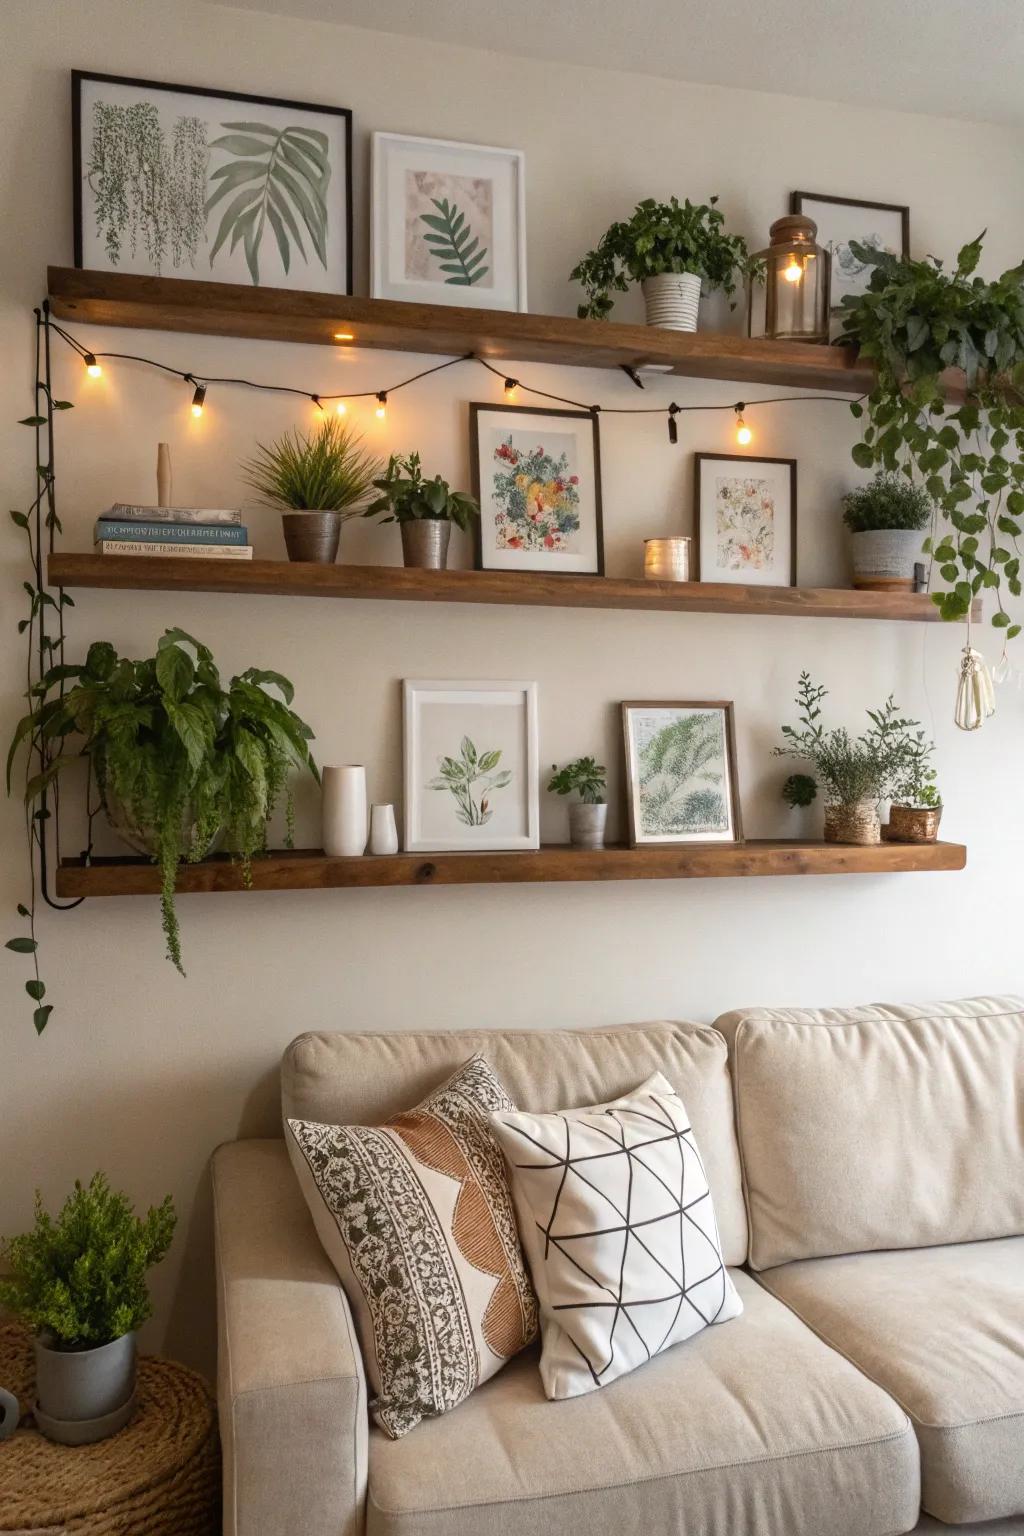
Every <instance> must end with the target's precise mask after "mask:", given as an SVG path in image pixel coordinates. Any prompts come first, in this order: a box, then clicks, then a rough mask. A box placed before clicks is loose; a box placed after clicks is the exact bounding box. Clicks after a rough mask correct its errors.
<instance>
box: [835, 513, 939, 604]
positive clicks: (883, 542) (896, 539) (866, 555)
mask: <svg viewBox="0 0 1024 1536" xmlns="http://www.w3.org/2000/svg"><path fill="white" fill-rule="evenodd" d="M924 539H925V536H924V534H923V533H921V532H920V531H919V530H917V529H914V528H875V529H873V530H871V531H869V532H865V533H851V535H850V549H851V551H852V552H853V584H854V586H855V587H859V588H861V589H863V590H865V591H869V592H873V591H878V592H888V591H892V590H893V589H894V588H905V589H908V590H909V589H910V588H911V587H913V585H914V565H915V563H916V562H917V561H918V560H920V559H921V558H922V556H921V546H922V544H923V543H924Z"/></svg>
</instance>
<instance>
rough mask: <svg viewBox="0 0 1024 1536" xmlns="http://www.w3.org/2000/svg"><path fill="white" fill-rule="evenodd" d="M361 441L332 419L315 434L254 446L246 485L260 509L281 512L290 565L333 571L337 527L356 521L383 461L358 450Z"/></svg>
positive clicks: (290, 434)
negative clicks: (328, 567) (305, 564)
mask: <svg viewBox="0 0 1024 1536" xmlns="http://www.w3.org/2000/svg"><path fill="white" fill-rule="evenodd" d="M362 441H363V440H362V438H361V437H360V436H359V434H358V432H355V431H354V430H353V429H352V428H351V427H346V426H345V425H344V424H343V423H342V422H340V421H339V420H338V419H337V417H336V416H327V417H325V418H324V420H323V422H321V424H320V426H319V427H318V428H317V430H316V431H315V432H311V433H303V432H299V431H298V430H295V431H292V432H286V433H285V434H284V436H283V437H280V438H278V440H277V442H276V443H271V444H269V445H266V444H263V443H258V444H257V451H256V456H255V457H254V458H252V459H250V460H249V461H248V462H247V463H246V464H244V465H243V473H244V476H245V480H246V483H247V484H248V485H250V486H251V487H252V489H253V490H254V491H256V492H257V495H258V497H259V500H260V502H261V504H262V505H263V506H266V507H277V508H279V509H280V510H281V523H282V526H283V528H284V542H285V547H286V549H287V551H288V558H289V560H296V561H308V562H311V563H313V564H315V565H333V564H334V562H335V560H336V559H337V557H338V545H339V543H340V540H341V525H342V523H344V522H346V521H347V520H348V519H349V518H351V517H358V516H359V512H360V510H361V506H362V503H363V502H364V501H365V500H366V497H367V495H368V494H369V492H370V489H371V487H372V485H373V480H374V476H375V475H378V474H380V469H381V461H380V460H379V459H377V458H374V457H373V455H372V454H369V453H366V452H364V450H363V447H362Z"/></svg>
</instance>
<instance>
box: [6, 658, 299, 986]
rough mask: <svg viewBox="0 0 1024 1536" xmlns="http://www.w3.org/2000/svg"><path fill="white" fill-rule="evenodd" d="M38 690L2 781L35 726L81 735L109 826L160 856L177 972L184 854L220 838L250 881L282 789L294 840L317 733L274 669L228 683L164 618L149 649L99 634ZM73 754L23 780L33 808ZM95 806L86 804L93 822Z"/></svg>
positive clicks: (170, 951) (192, 859)
mask: <svg viewBox="0 0 1024 1536" xmlns="http://www.w3.org/2000/svg"><path fill="white" fill-rule="evenodd" d="M270 689H274V690H276V692H277V693H278V694H280V696H281V697H280V698H275V697H274V694H273V693H271V692H269V691H268V690H270ZM38 690H39V691H35V692H34V697H33V699H32V709H31V711H30V712H29V714H27V715H26V716H24V718H23V719H22V720H21V721H20V722H19V724H18V726H17V729H16V731H15V735H14V739H13V741H12V743H11V750H10V754H9V756H8V760H7V783H8V790H9V789H10V782H11V768H12V765H13V760H14V757H15V754H16V752H17V749H18V746H19V744H20V743H21V742H22V741H23V740H24V739H28V740H32V741H34V740H35V739H37V738H38V737H40V736H42V737H44V738H45V739H46V740H47V741H48V742H49V743H50V744H51V747H52V745H53V744H54V743H58V744H60V745H63V744H64V743H65V741H66V740H67V738H69V737H72V738H73V737H76V736H80V737H82V738H83V742H82V747H81V751H80V753H79V754H78V755H79V756H84V757H86V758H87V759H88V763H89V789H91V787H92V784H93V783H95V785H96V788H97V790H98V794H99V802H100V806H101V807H102V809H103V810H104V811H105V812H106V814H107V819H108V820H109V822H110V824H111V826H112V827H113V828H114V830H115V831H116V832H117V833H118V835H119V836H120V837H122V838H123V839H124V840H125V841H126V842H127V843H128V844H129V845H130V846H131V847H133V848H136V849H138V851H139V852H142V853H147V854H149V855H150V857H151V858H152V859H153V860H154V861H155V862H156V863H157V864H159V866H160V872H161V879H162V889H161V897H160V905H161V913H162V919H163V931H164V937H165V938H166V941H167V955H168V958H169V959H170V960H171V961H172V962H173V964H174V965H175V966H176V967H177V969H178V970H179V971H181V972H182V975H184V971H183V969H182V963H181V935H180V933H179V929H178V919H177V913H176V912H175V907H174V888H175V882H176V879H177V872H178V866H179V864H180V863H181V861H182V860H186V861H187V862H189V863H196V862H197V861H198V860H200V859H202V858H203V857H204V856H205V855H206V854H207V853H208V852H210V850H211V848H212V847H213V846H214V845H215V844H216V843H217V842H218V841H219V840H220V839H221V838H223V840H224V842H225V843H226V845H227V847H228V848H229V849H230V851H231V852H233V853H235V854H237V855H239V856H240V858H241V860H242V865H243V871H244V877H245V879H246V882H248V881H249V878H250V876H249V868H250V864H251V861H252V858H253V856H254V855H255V854H257V853H259V852H261V851H262V850H263V849H264V848H265V846H266V827H267V822H268V820H269V819H270V816H271V814H272V812H273V810H274V808H275V806H276V805H277V803H278V801H279V800H280V799H281V798H282V796H283V797H284V799H285V804H286V813H287V821H288V839H287V841H288V846H289V847H290V846H291V827H292V809H291V790H290V787H289V775H290V773H291V770H292V769H293V768H299V769H308V770H309V772H310V773H312V774H313V777H314V778H315V779H316V780H317V782H319V774H318V771H317V768H316V764H315V763H314V762H313V759H312V757H311V756H310V751H309V742H310V739H311V738H312V735H313V733H312V731H311V730H310V728H309V726H308V725H306V724H305V722H304V721H302V720H301V719H300V718H299V716H298V715H297V714H295V713H294V712H293V711H292V710H291V709H290V708H289V706H290V704H291V702H292V698H293V696H294V689H293V688H292V685H291V683H290V682H289V681H288V679H287V678H286V677H282V676H281V674H280V673H279V672H267V671H262V670H260V669H259V668H258V667H249V668H248V669H247V670H246V671H245V672H242V673H240V674H239V675H238V676H237V677H233V678H232V679H231V681H230V683H229V684H228V685H227V687H226V688H225V687H223V686H222V684H221V679H220V674H219V672H218V671H217V668H216V667H215V666H214V662H213V655H212V653H211V651H210V650H209V648H208V647H207V646H205V645H203V644H202V643H201V642H200V641H198V640H194V639H193V638H192V636H191V635H187V634H186V633H185V632H184V630H180V629H169V630H167V631H166V632H165V633H164V635H163V636H162V637H161V639H160V641H159V644H158V646H157V652H156V655H155V656H153V657H149V658H147V659H146V660H144V661H129V660H127V659H126V658H124V657H119V656H118V654H117V652H116V651H115V649H114V647H113V646H112V645H109V644H107V643H106V642H105V641H97V642H96V643H95V644H93V645H91V646H90V647H89V651H88V654H87V656H86V659H85V663H84V665H82V666H59V667H53V668H51V669H50V670H49V671H48V672H46V673H44V674H43V677H42V680H41V682H40V684H39V685H38ZM74 760H75V758H74V756H73V755H72V754H71V753H69V752H61V753H60V754H59V755H57V756H56V757H55V758H54V759H53V761H52V762H50V764H49V766H48V767H47V768H46V770H45V771H44V772H43V773H42V774H40V775H38V776H37V777H36V778H34V779H31V780H30V781H29V784H28V786H27V788H26V793H25V798H26V803H27V804H28V805H29V807H30V808H31V807H32V806H33V805H34V804H35V803H36V801H37V800H38V799H39V798H40V796H41V794H42V792H43V791H44V789H45V788H46V785H47V783H49V782H50V781H52V780H53V779H54V778H55V777H56V775H57V773H58V772H59V771H60V770H61V769H62V768H64V767H65V766H66V764H67V763H69V762H73V761H74ZM90 798H91V797H90ZM93 814H95V812H94V810H93V808H92V806H91V805H90V822H91V817H92V815H93ZM30 985H31V984H30ZM40 985H41V984H40V983H39V982H38V981H37V982H36V983H35V986H36V987H37V988H38V987H40ZM30 995H32V996H33V997H36V998H37V1001H38V1000H41V995H40V996H37V994H36V993H32V994H30Z"/></svg>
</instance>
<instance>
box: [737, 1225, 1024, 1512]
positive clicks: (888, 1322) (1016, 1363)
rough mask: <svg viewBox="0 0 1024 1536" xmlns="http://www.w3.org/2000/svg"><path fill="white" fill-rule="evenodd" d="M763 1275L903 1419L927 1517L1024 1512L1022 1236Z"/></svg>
mask: <svg viewBox="0 0 1024 1536" xmlns="http://www.w3.org/2000/svg"><path fill="white" fill-rule="evenodd" d="M761 1279H762V1281H763V1283H764V1284H765V1285H766V1286H768V1287H769V1288H770V1289H771V1291H772V1292H773V1293H774V1295H776V1296H778V1297H779V1298H780V1299H781V1300H782V1301H784V1302H785V1303H786V1304H787V1306H790V1307H792V1308H793V1310H794V1311H795V1312H797V1313H798V1314H799V1316H800V1317H801V1318H803V1320H804V1321H805V1322H806V1323H808V1324H809V1325H810V1326H811V1327H812V1328H813V1329H814V1330H815V1332H816V1333H818V1334H820V1335H821V1337H822V1338H823V1339H825V1340H826V1341H827V1342H828V1343H829V1344H831V1345H832V1346H833V1348H835V1349H838V1350H841V1351H842V1353H843V1354H844V1355H846V1357H847V1359H848V1360H851V1361H852V1362H853V1364H854V1365H857V1366H859V1367H860V1369H861V1370H862V1371H864V1372H865V1374H866V1375H868V1376H870V1377H871V1378H872V1380H874V1381H877V1382H878V1383H879V1385H880V1386H882V1387H884V1388H885V1390H886V1391H887V1392H889V1393H890V1394H891V1395H892V1396H893V1397H894V1398H895V1399H896V1400H897V1401H898V1402H899V1403H901V1404H902V1406H903V1407H904V1408H905V1409H906V1411H907V1413H909V1415H910V1417H911V1420H912V1422H913V1424H914V1428H915V1430H916V1432H917V1438H918V1441H919V1442H920V1446H921V1483H922V1493H921V1503H922V1505H923V1506H924V1508H925V1509H926V1510H928V1511H929V1512H930V1513H931V1514H933V1515H935V1516H937V1517H938V1518H939V1519H940V1520H942V1521H945V1522H946V1523H949V1524H956V1525H959V1524H961V1523H962V1522H965V1521H974V1520H995V1519H999V1518H1004V1517H1006V1516H1010V1515H1024V1237H1010V1238H1002V1239H997V1240H995V1241H992V1242H984V1243H961V1244H953V1245H951V1246H950V1247H945V1248H921V1249H918V1250H916V1251H913V1252H894V1253H859V1254H850V1255H847V1256H846V1257H843V1258H834V1259H809V1260H804V1261H803V1262H801V1263H798V1264H787V1265H785V1266H784V1267H783V1268H782V1269H771V1270H768V1271H767V1272H766V1273H764V1274H763V1275H762V1276H761ZM1020 1529H1021V1530H1024V1521H1022V1522H1021V1524H1020Z"/></svg>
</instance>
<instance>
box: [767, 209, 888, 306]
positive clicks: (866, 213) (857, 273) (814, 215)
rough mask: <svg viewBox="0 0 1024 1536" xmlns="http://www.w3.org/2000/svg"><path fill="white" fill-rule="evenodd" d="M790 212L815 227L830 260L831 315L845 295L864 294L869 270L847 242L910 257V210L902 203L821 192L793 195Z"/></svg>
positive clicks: (869, 273)
mask: <svg viewBox="0 0 1024 1536" xmlns="http://www.w3.org/2000/svg"><path fill="white" fill-rule="evenodd" d="M789 211H790V213H802V214H804V215H805V216H806V217H807V218H810V219H813V220H814V222H815V224H817V226H818V244H819V245H822V246H824V247H825V248H826V249H827V250H828V251H829V252H830V254H831V257H832V313H833V314H837V313H838V312H839V311H840V309H841V308H842V300H843V299H844V298H845V297H846V295H847V294H849V295H851V296H853V297H856V296H857V295H859V294H862V293H864V292H866V290H867V286H868V279H869V278H870V276H871V269H870V267H865V266H863V265H862V264H861V263H860V262H859V261H858V260H857V258H856V257H855V256H854V255H853V253H852V252H851V250H850V241H851V240H859V241H861V242H862V243H863V244H865V245H872V244H875V245H878V246H879V248H880V249H882V250H886V251H892V253H893V254H894V255H896V256H902V257H903V259H904V260H906V259H907V258H908V257H909V255H910V209H909V207H908V206H906V205H905V204H903V203H876V202H871V201H869V200H867V199H864V198H859V197H834V196H831V195H829V194H826V193H824V192H793V193H791V194H790V199H789Z"/></svg>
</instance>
